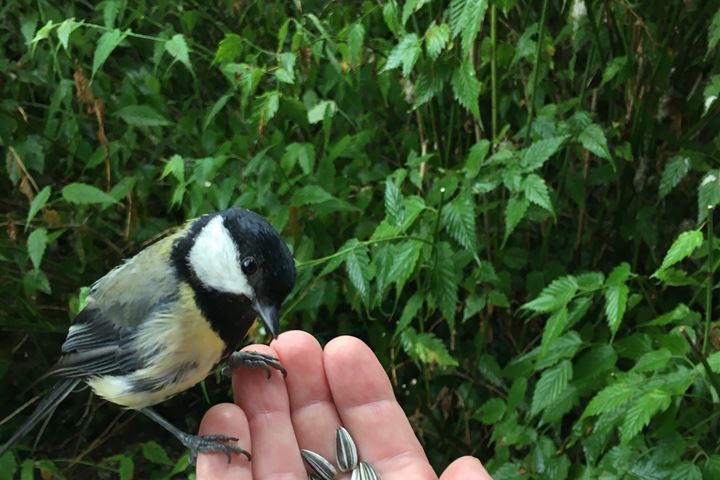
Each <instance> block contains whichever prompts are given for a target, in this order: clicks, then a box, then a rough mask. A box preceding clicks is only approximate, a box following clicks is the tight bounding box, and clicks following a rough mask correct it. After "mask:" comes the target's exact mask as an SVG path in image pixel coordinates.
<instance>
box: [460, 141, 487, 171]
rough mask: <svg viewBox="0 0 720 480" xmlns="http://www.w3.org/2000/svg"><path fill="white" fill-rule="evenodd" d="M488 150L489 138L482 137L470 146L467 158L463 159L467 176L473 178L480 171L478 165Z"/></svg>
mask: <svg viewBox="0 0 720 480" xmlns="http://www.w3.org/2000/svg"><path fill="white" fill-rule="evenodd" d="M489 151H490V140H488V139H486V138H483V139H481V140H479V141H478V142H477V143H476V144H475V145H473V146H472V147H470V152H469V153H468V158H467V160H465V166H464V169H465V171H466V172H467V174H468V176H470V177H471V178H474V177H476V176H477V174H478V173H480V167H481V166H482V163H483V161H485V158H486V157H487V154H488V152H489Z"/></svg>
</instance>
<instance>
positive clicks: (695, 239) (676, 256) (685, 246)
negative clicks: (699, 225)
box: [652, 230, 703, 277]
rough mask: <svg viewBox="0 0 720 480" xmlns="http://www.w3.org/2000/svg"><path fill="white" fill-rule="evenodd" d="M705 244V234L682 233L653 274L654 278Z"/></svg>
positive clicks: (696, 232)
mask: <svg viewBox="0 0 720 480" xmlns="http://www.w3.org/2000/svg"><path fill="white" fill-rule="evenodd" d="M702 243H703V233H702V232H701V231H700V230H688V231H686V232H683V233H681V234H680V235H679V236H678V238H676V239H675V241H674V242H673V244H672V245H671V246H670V249H669V250H668V252H667V253H666V254H665V258H663V261H662V264H661V265H660V268H658V269H657V271H656V272H655V273H653V275H652V276H653V277H655V276H657V274H658V273H659V272H661V271H663V270H666V269H668V268H670V267H672V266H673V265H675V264H676V263H678V262H680V261H681V260H683V259H685V258H687V257H689V256H690V255H692V253H693V252H694V251H695V250H696V249H697V248H698V247H699V246H700V245H702Z"/></svg>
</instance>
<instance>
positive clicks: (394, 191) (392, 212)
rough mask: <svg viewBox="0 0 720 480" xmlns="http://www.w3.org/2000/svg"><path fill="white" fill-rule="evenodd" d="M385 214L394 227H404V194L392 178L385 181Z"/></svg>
mask: <svg viewBox="0 0 720 480" xmlns="http://www.w3.org/2000/svg"><path fill="white" fill-rule="evenodd" d="M385 214H386V215H387V217H388V219H389V220H390V223H392V224H393V225H402V222H403V220H404V219H405V211H404V209H403V196H402V193H400V189H399V188H398V187H397V186H395V182H393V181H392V179H391V178H388V179H387V180H385Z"/></svg>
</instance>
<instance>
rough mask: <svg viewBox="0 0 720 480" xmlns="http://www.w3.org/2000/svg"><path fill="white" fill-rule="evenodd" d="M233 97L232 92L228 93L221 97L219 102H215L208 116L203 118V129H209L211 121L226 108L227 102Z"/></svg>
mask: <svg viewBox="0 0 720 480" xmlns="http://www.w3.org/2000/svg"><path fill="white" fill-rule="evenodd" d="M232 97H233V94H232V93H227V94H225V95H223V96H222V97H220V98H219V99H218V100H217V102H215V103H214V104H213V106H212V107H211V108H210V110H209V111H208V114H207V116H206V117H205V120H203V130H207V128H208V126H210V122H212V121H213V119H214V118H215V116H216V115H217V114H218V113H220V111H221V110H222V109H223V108H225V105H226V104H227V102H228V100H230V99H231V98H232Z"/></svg>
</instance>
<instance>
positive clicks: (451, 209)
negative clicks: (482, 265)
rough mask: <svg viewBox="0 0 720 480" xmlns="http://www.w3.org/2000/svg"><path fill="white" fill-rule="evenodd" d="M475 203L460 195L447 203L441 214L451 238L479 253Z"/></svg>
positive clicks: (467, 196)
mask: <svg viewBox="0 0 720 480" xmlns="http://www.w3.org/2000/svg"><path fill="white" fill-rule="evenodd" d="M475 217H476V214H475V203H474V202H473V201H472V198H471V197H470V196H469V195H467V194H464V195H459V196H457V197H455V199H454V200H453V201H452V202H449V203H447V204H446V205H445V206H444V207H443V209H442V211H441V213H440V219H441V223H442V226H443V228H444V229H445V230H447V232H448V233H449V234H450V236H451V237H452V238H453V239H454V240H455V241H456V242H458V243H459V244H460V245H462V246H463V247H464V248H465V249H467V250H468V251H470V252H471V253H473V254H474V253H477V248H478V247H477V233H476V229H475Z"/></svg>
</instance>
